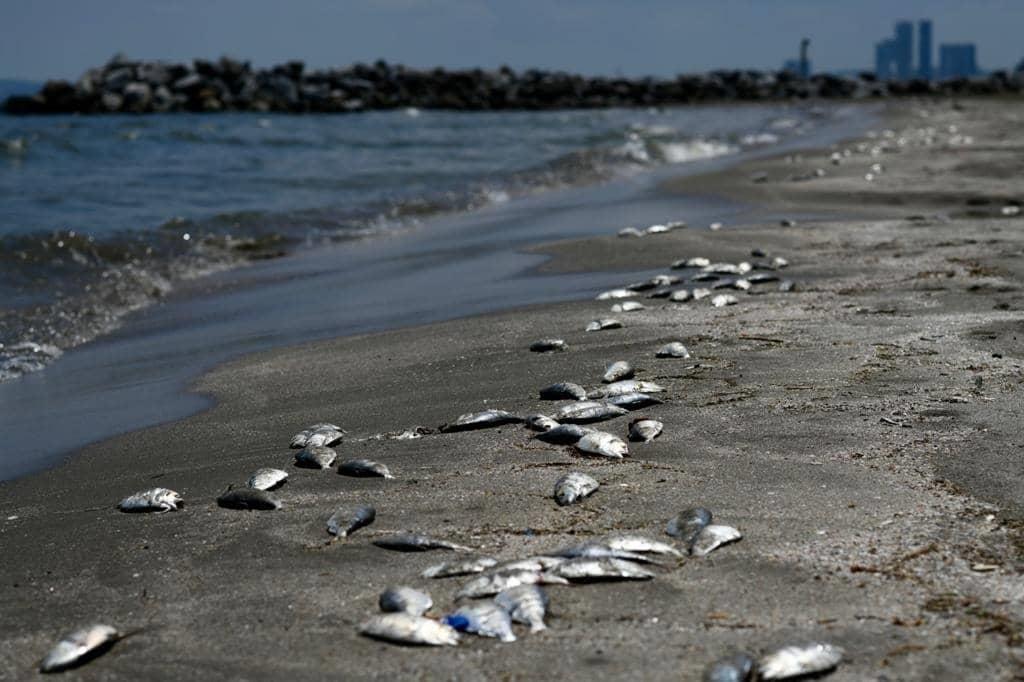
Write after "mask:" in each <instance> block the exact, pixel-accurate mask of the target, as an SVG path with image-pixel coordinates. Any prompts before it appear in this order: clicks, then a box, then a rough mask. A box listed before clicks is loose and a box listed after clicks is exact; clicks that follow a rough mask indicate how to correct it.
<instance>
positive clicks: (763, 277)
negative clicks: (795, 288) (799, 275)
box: [747, 272, 779, 284]
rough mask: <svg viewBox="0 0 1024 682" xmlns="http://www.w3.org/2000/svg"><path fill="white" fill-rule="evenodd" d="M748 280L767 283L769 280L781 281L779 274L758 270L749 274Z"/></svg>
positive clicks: (752, 282)
mask: <svg viewBox="0 0 1024 682" xmlns="http://www.w3.org/2000/svg"><path fill="white" fill-rule="evenodd" d="M747 281H748V282H750V283H751V284H765V283H767V282H777V281H779V276H778V275H775V274H772V273H770V272H757V273H754V274H753V275H748V276H747Z"/></svg>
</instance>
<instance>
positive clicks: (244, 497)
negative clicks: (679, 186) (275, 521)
mask: <svg viewBox="0 0 1024 682" xmlns="http://www.w3.org/2000/svg"><path fill="white" fill-rule="evenodd" d="M217 506H219V507H223V508H225V509H243V510H248V511H273V510H275V509H280V508H281V500H279V499H277V498H276V497H274V496H273V495H271V494H270V493H268V492H267V491H265V490H256V489H255V488H235V487H229V488H228V489H227V490H225V491H224V492H223V493H221V495H220V497H218V498H217Z"/></svg>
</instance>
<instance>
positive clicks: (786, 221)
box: [779, 218, 796, 227]
mask: <svg viewBox="0 0 1024 682" xmlns="http://www.w3.org/2000/svg"><path fill="white" fill-rule="evenodd" d="M779 227H796V221H795V220H791V219H789V218H783V219H782V220H780V221H779Z"/></svg>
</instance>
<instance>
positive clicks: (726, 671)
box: [702, 654, 757, 682]
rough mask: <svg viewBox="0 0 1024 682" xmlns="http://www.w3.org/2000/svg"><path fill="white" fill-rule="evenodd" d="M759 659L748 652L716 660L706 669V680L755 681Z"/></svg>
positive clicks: (705, 681) (711, 681)
mask: <svg viewBox="0 0 1024 682" xmlns="http://www.w3.org/2000/svg"><path fill="white" fill-rule="evenodd" d="M756 668H757V661H755V660H754V659H753V658H751V657H750V656H748V655H747V654H735V655H733V656H729V657H728V658H723V659H721V660H719V661H715V662H714V663H712V664H711V665H709V666H708V668H707V670H705V671H704V677H703V678H702V679H703V680H704V682H754V678H755V674H754V673H755V670H756Z"/></svg>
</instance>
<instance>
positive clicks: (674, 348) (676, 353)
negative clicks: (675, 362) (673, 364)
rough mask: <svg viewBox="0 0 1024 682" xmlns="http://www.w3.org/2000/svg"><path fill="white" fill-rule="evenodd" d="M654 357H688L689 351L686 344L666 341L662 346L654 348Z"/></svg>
mask: <svg viewBox="0 0 1024 682" xmlns="http://www.w3.org/2000/svg"><path fill="white" fill-rule="evenodd" d="M654 357H656V358H683V359H686V358H689V357H690V351H688V350H686V346H684V345H683V344H682V343H680V342H679V341H672V342H671V343H666V344H665V345H664V346H662V347H661V348H659V349H658V350H656V351H655V352H654Z"/></svg>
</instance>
